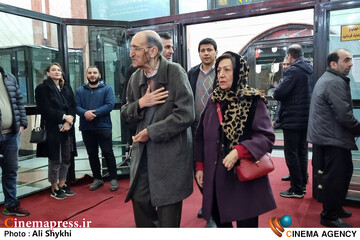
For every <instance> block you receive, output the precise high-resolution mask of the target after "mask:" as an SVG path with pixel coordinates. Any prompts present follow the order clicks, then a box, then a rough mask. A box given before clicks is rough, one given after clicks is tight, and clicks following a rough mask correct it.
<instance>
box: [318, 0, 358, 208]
mask: <svg viewBox="0 0 360 240" xmlns="http://www.w3.org/2000/svg"><path fill="white" fill-rule="evenodd" d="M315 11H316V13H317V14H316V15H315V16H316V18H315V21H316V22H318V23H319V28H318V30H317V31H316V33H315V36H316V37H315V39H316V43H315V46H316V47H315V48H314V52H315V57H316V58H315V59H314V61H315V62H316V63H317V65H316V67H315V80H317V79H319V78H320V77H321V75H322V74H323V73H324V72H325V70H326V67H327V64H326V57H327V55H328V54H329V53H330V52H331V51H333V50H335V49H338V48H345V49H347V50H348V51H350V52H351V54H352V56H353V67H352V69H351V71H350V74H349V75H348V77H349V78H350V89H351V95H352V99H353V103H354V115H355V117H356V118H357V119H358V120H360V104H359V103H360V74H359V73H360V14H359V12H360V2H359V1H352V2H347V1H339V2H330V3H323V4H319V5H318V6H316V8H315ZM356 144H357V146H358V148H359V149H360V140H359V138H356ZM352 158H353V165H354V172H353V176H352V179H351V182H350V187H349V191H348V194H347V199H348V200H353V201H356V202H360V152H359V150H356V151H352ZM317 174H318V173H317V172H315V173H314V183H316V179H317V178H318V179H320V178H321V174H318V176H317ZM313 192H314V197H315V198H316V197H319V196H320V195H319V194H321V190H319V188H318V185H314V186H313Z"/></svg>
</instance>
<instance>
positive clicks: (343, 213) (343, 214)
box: [338, 209, 352, 218]
mask: <svg viewBox="0 0 360 240" xmlns="http://www.w3.org/2000/svg"><path fill="white" fill-rule="evenodd" d="M338 214H339V217H340V218H349V217H351V215H352V213H351V212H350V211H347V210H345V209H341V211H339V212H338Z"/></svg>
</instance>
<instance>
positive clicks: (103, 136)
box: [82, 130, 117, 180]
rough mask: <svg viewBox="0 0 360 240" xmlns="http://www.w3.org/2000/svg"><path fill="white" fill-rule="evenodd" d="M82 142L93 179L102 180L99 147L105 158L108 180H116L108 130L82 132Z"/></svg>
mask: <svg viewBox="0 0 360 240" xmlns="http://www.w3.org/2000/svg"><path fill="white" fill-rule="evenodd" d="M82 137H83V141H84V143H85V147H86V151H87V153H88V155H89V161H90V167H91V171H92V173H93V177H94V178H95V179H99V180H101V179H102V176H101V166H100V160H99V146H100V148H101V153H102V156H103V157H104V158H105V162H106V167H107V169H108V171H109V174H110V179H116V178H117V171H116V160H115V156H114V152H113V148H112V132H111V131H110V130H105V131H104V130H90V131H82Z"/></svg>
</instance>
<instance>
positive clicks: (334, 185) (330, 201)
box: [316, 146, 353, 220]
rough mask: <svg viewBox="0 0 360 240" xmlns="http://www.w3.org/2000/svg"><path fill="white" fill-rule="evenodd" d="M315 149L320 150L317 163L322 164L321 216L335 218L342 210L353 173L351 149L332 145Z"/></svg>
mask: <svg viewBox="0 0 360 240" xmlns="http://www.w3.org/2000/svg"><path fill="white" fill-rule="evenodd" d="M316 149H317V151H321V152H322V154H321V155H322V157H323V158H322V162H321V163H320V164H319V165H320V166H323V169H322V170H323V175H322V178H321V184H322V187H323V189H322V194H323V195H322V200H323V211H322V213H321V217H324V218H327V219H329V220H336V219H338V218H339V215H338V212H341V211H342V210H343V209H342V205H343V204H344V201H345V198H346V194H347V191H348V189H349V184H350V180H351V177H352V173H353V162H352V157H351V151H350V150H348V149H344V148H340V147H333V146H317V148H316Z"/></svg>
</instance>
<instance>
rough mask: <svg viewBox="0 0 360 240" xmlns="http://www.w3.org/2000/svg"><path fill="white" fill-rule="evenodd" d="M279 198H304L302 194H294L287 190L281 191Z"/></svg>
mask: <svg viewBox="0 0 360 240" xmlns="http://www.w3.org/2000/svg"><path fill="white" fill-rule="evenodd" d="M280 196H281V197H286V198H303V197H304V193H301V194H300V193H295V192H294V191H292V190H291V189H288V190H286V191H283V192H281V193H280Z"/></svg>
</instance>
